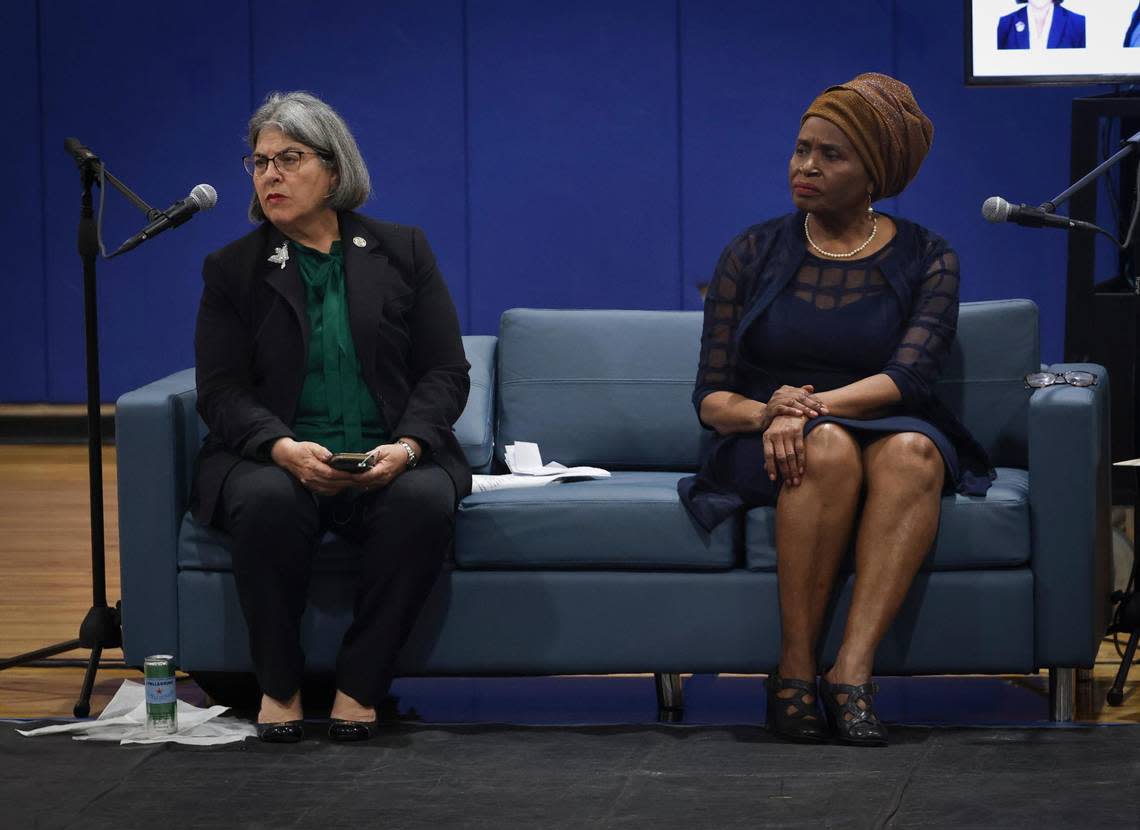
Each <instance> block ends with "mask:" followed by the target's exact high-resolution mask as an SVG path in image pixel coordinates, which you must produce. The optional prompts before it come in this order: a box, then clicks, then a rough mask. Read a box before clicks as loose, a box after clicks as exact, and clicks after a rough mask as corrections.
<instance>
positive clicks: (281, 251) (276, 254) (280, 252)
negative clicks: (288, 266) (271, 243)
mask: <svg viewBox="0 0 1140 830" xmlns="http://www.w3.org/2000/svg"><path fill="white" fill-rule="evenodd" d="M269 261H270V262H272V263H275V264H277V265H280V266H281V267H282V268H284V267H285V263H286V262H288V261H289V243H288V242H284V243H282V244H281V247H280V248H274V249H273V256H271V257H270V258H269Z"/></svg>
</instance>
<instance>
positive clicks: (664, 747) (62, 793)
mask: <svg viewBox="0 0 1140 830" xmlns="http://www.w3.org/2000/svg"><path fill="white" fill-rule="evenodd" d="M35 725H42V722H39V723H36V724H35ZM13 726H14V724H13V723H11V722H6V723H3V724H0V826H2V827H5V828H21V830H22V828H83V830H88V829H89V828H90V830H98V829H99V828H133V827H140V828H141V827H145V828H147V830H153V828H156V827H161V828H168V829H169V830H174V828H228V827H240V828H267V829H268V828H273V829H274V830H277V828H307V827H314V828H321V830H330V829H331V828H342V827H346V828H347V827H351V828H372V827H376V828H431V830H440V829H441V828H451V827H457V828H496V829H497V828H514V827H525V828H552V830H553V829H557V828H578V827H591V828H611V827H614V828H618V827H630V828H654V829H655V830H656V828H670V827H684V828H718V829H719V828H734V827H747V828H756V827H796V828H799V827H808V826H818V827H836V828H843V827H853V828H855V827H858V828H863V827H898V828H904V827H939V828H941V827H975V828H987V830H989V829H990V828H1007V827H1026V828H1034V830H1040V828H1053V827H1057V828H1082V830H1083V829H1084V828H1100V827H1105V828H1114V829H1115V828H1135V827H1138V826H1140V727H1137V726H1128V725H1125V726H1089V727H1080V726H1077V727H1053V728H1049V727H1045V728H961V727H956V728H932V727H916V726H909V727H901V726H899V727H895V728H894V729H892V732H891V736H892V743H891V745H890V746H889V747H887V748H885V749H852V748H847V747H841V746H798V745H794V744H786V743H783V742H780V741H777V740H775V739H773V738H772V737H770V736H769V735H768V734H767V733H766V732H765V731H764V730H763V729H762V728H759V727H756V726H695V727H694V726H593V727H568V726H505V725H462V726H425V725H414V724H406V723H405V724H394V725H391V726H389V727H387V728H386V730H385V731H384V732H383V734H382V735H381V736H380V737H378V738H376V739H375V740H373V741H371V742H368V743H365V744H334V743H331V742H329V741H328V739H327V738H326V737H324V735H323V731H324V728H325V727H324V724H322V723H319V722H310V723H309V724H308V730H309V737H308V740H306V741H305V742H303V743H301V744H295V745H292V746H272V745H267V744H261V743H258V742H257V741H253V740H249V741H246V742H245V743H242V744H234V745H229V746H220V747H183V746H175V745H171V744H166V745H160V746H127V747H120V746H118V745H116V744H95V743H91V742H79V741H72V740H71V739H70V738H69V737H67V736H45V737H38V738H24V737H21V736H20V735H17V734H16V733H15V732H14V731H13V728H12V727H13ZM21 727H24V728H26V727H27V725H25V724H21Z"/></svg>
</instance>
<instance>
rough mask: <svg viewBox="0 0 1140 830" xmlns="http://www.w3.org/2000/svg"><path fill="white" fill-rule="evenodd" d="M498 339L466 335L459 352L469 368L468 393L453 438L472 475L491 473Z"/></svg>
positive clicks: (493, 448) (487, 336) (493, 446)
mask: <svg viewBox="0 0 1140 830" xmlns="http://www.w3.org/2000/svg"><path fill="white" fill-rule="evenodd" d="M498 342H499V338H497V337H492V336H490V335H467V336H466V337H464V338H463V351H464V352H465V353H466V354H467V362H468V363H470V364H471V371H470V373H469V375H470V378H471V391H470V393H469V394H468V395H467V406H466V407H464V409H463V414H461V415H460V416H459V420H458V421H456V422H455V428H454V431H455V437H456V438H457V439H458V440H459V446H461V447H462V448H463V454H464V455H465V456H466V457H467V463H468V464H470V465H471V469H472V470H473V471H475V472H476V473H487V472H490V470H491V459H492V456H493V455H494V452H495V432H494V430H495V352H496V349H497V347H498Z"/></svg>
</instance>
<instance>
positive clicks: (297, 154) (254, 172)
mask: <svg viewBox="0 0 1140 830" xmlns="http://www.w3.org/2000/svg"><path fill="white" fill-rule="evenodd" d="M305 156H316V157H317V158H328V156H327V155H326V154H325V153H318V152H314V151H312V150H285V151H284V152H281V153H278V154H277V155H275V156H261V155H257V156H242V157H241V163H242V164H243V165H245V172H247V173H249V175H251V176H260V175H262V174H264V173H265V171H266V170H268V169H269V162H273V166H274V167H276V168H277V169H278V171H280V172H282V173H292V172H294V171H296V169H297V168H298V167H300V166H301V161H302V160H303V159H304V157H305Z"/></svg>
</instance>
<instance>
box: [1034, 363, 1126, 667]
mask: <svg viewBox="0 0 1140 830" xmlns="http://www.w3.org/2000/svg"><path fill="white" fill-rule="evenodd" d="M1076 369H1081V370H1085V371H1090V372H1095V373H1096V374H1097V376H1098V377H1099V381H1098V383H1097V385H1096V386H1092V387H1087V388H1076V387H1073V386H1067V385H1056V386H1049V387H1046V388H1044V389H1038V390H1036V391H1035V392H1034V393H1033V395H1032V397H1031V398H1030V401H1029V505H1030V515H1031V522H1032V530H1031V540H1032V545H1033V559H1032V567H1033V578H1034V607H1035V609H1036V610H1035V614H1036V619H1035V621H1034V622H1035V626H1034V628H1035V632H1036V633H1035V642H1036V646H1035V651H1036V661H1037V666H1038V668H1046V667H1070V668H1071V667H1078V668H1079V667H1089V666H1092V664H1093V662H1094V660H1095V659H1096V654H1097V651H1098V649H1099V647H1100V641H1101V638H1102V637H1103V636H1104V632H1105V628H1106V626H1107V624H1108V615H1109V605H1108V593H1109V591H1110V590H1111V588H1110V586H1109V557H1110V555H1111V550H1112V547H1111V544H1112V543H1111V536H1110V534H1111V529H1110V518H1111V517H1110V512H1111V507H1112V478H1111V472H1112V458H1111V454H1110V453H1111V451H1110V449H1109V446H1110V445H1109V391H1110V390H1109V382H1108V380H1109V379H1108V373H1107V372H1106V371H1105V369H1104V367H1103V366H1098V365H1096V364H1088V363H1081V364H1062V363H1058V364H1054V365H1052V366H1050V367H1048V371H1050V372H1064V371H1071V370H1076Z"/></svg>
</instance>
